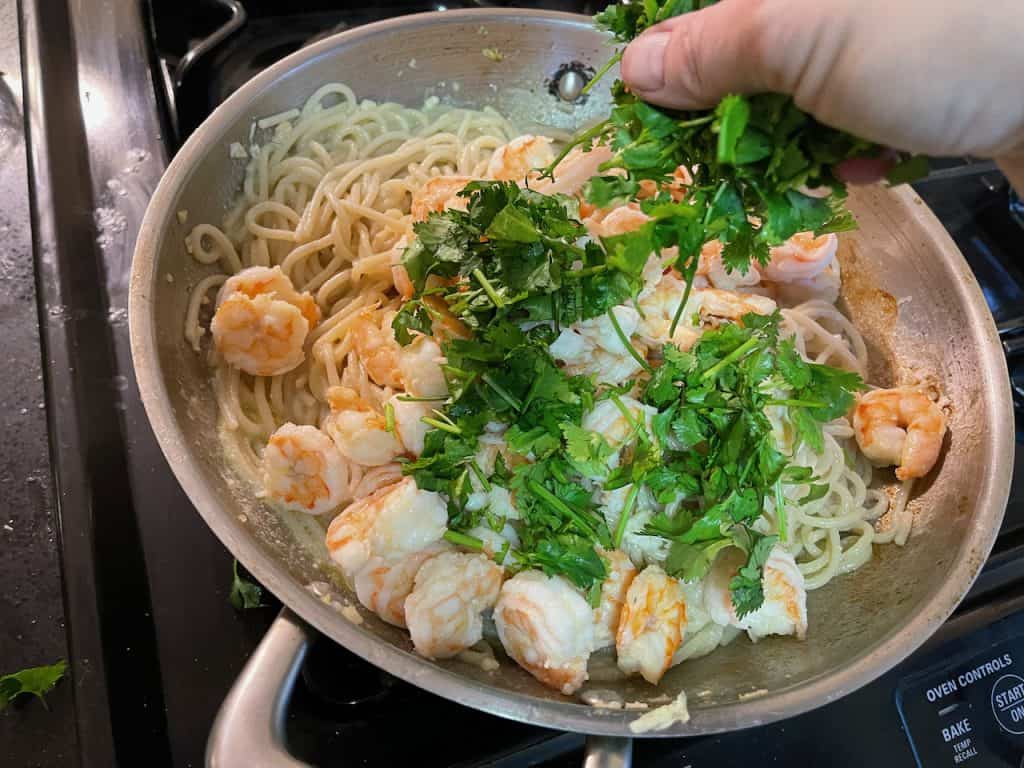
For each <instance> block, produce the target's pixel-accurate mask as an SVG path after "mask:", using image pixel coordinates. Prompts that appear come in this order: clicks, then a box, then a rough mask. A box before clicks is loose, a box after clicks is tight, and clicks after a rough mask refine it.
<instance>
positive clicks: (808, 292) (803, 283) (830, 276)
mask: <svg viewBox="0 0 1024 768" xmlns="http://www.w3.org/2000/svg"><path fill="white" fill-rule="evenodd" d="M765 287H767V288H769V289H771V290H772V291H773V292H774V296H775V298H776V299H777V300H778V302H779V304H782V305H783V306H787V307H795V306H797V305H799V304H803V303H804V302H805V301H814V300H819V301H826V302H828V303H829V304H835V303H836V302H837V301H838V300H839V289H840V288H841V287H842V275H841V272H840V269H839V259H835V260H834V261H833V262H832V263H831V264H829V265H828V266H827V267H825V269H823V270H822V271H821V272H819V273H818V274H817V275H815V276H814V277H802V278H800V279H798V280H789V281H788V282H785V283H765Z"/></svg>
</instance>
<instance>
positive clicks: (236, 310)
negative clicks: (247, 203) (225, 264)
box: [210, 267, 320, 376]
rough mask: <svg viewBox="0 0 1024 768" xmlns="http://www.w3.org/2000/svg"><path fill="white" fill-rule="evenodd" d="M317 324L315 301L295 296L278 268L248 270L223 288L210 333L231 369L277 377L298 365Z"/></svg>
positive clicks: (228, 280)
mask: <svg viewBox="0 0 1024 768" xmlns="http://www.w3.org/2000/svg"><path fill="white" fill-rule="evenodd" d="M319 320H320V308H319V307H317V305H316V301H315V300H314V299H313V297H312V296H310V295H309V294H308V293H299V292H298V291H296V290H295V288H294V286H293V285H292V282H291V280H289V279H288V277H287V276H286V275H285V274H284V273H283V272H282V271H281V268H280V267H274V268H273V269H270V268H268V267H249V268H248V269H244V270H242V271H241V272H239V273H238V274H237V275H234V276H232V277H230V278H228V279H227V280H226V281H225V283H224V285H223V286H222V287H221V290H220V293H219V294H218V300H217V311H216V312H215V313H214V315H213V321H212V322H211V323H210V330H211V332H212V333H213V340H214V343H215V344H216V345H217V349H218V351H219V352H220V353H221V355H223V356H224V359H225V360H226V361H227V362H228V364H229V365H233V366H234V367H236V368H238V369H240V370H242V371H245V372H246V373H250V374H252V375H253V376H277V375H279V374H282V373H287V372H288V371H290V370H292V369H293V368H295V367H297V366H298V365H299V364H301V363H302V361H303V360H304V359H305V357H306V354H305V351H304V348H303V347H304V345H305V342H306V336H307V335H308V334H309V331H310V329H312V328H313V326H315V325H316V324H317V322H319Z"/></svg>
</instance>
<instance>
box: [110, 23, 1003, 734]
mask: <svg viewBox="0 0 1024 768" xmlns="http://www.w3.org/2000/svg"><path fill="white" fill-rule="evenodd" d="M516 19H522V20H524V21H530V22H536V21H538V20H539V21H546V22H550V23H555V24H558V25H567V26H572V27H578V26H581V25H587V26H589V25H590V24H591V19H590V17H587V16H581V15H578V14H570V13H562V12H557V11H534V10H522V9H493V8H481V9H466V10H459V11H445V12H443V13H442V12H430V13H423V14H415V15H409V16H402V17H398V18H393V19H388V20H385V21H380V22H376V23H373V24H368V25H365V26H361V27H357V28H355V29H353V30H350V31H346V32H342V33H339V34H337V35H333V36H331V37H329V38H326V39H324V40H322V41H319V42H317V43H315V44H314V45H311V46H309V47H308V48H305V49H302V50H300V51H298V52H296V53H293V54H291V55H290V56H288V57H286V58H284V59H282V60H281V61H280V62H278V63H276V64H274V65H273V66H271V67H270V68H268V69H267V70H265V71H264V72H262V73H261V74H259V75H257V76H256V77H255V78H253V79H252V80H250V81H249V82H248V83H246V84H245V85H243V86H242V87H241V88H240V89H238V91H236V92H235V93H234V94H232V96H230V97H229V98H228V99H227V100H226V101H225V102H224V103H223V104H222V105H221V106H220V107H218V108H217V109H216V110H215V111H214V112H213V113H212V114H211V115H210V116H209V117H208V118H207V119H206V120H205V121H204V122H203V124H202V126H200V128H199V129H197V130H196V132H195V133H193V135H192V136H191V137H190V138H189V140H188V141H187V142H186V143H185V145H184V146H183V147H182V148H181V149H180V150H179V151H178V153H177V155H176V156H175V157H174V159H173V160H172V162H171V163H170V165H169V167H168V168H167V170H166V172H165V173H164V175H163V177H162V178H161V180H160V183H159V185H158V187H157V189H156V191H155V193H154V195H153V197H152V199H151V200H150V203H149V205H148V207H147V210H146V214H145V217H144V219H143V222H142V226H141V228H140V232H139V236H138V238H137V241H136V246H135V251H134V257H133V262H132V272H131V280H130V292H129V306H128V309H129V333H130V339H131V353H132V361H133V364H134V367H135V374H136V378H137V380H138V385H139V391H140V394H141V397H142V402H143V405H144V407H145V411H146V415H147V417H148V419H149V422H150V424H151V426H152V428H153V431H154V433H155V435H156V437H157V441H158V443H159V445H160V448H161V450H162V451H163V453H164V456H165V457H166V459H167V461H168V464H169V465H170V467H171V470H172V471H173V472H174V475H175V477H176V478H177V480H178V482H179V484H180V485H181V486H182V488H183V489H184V490H185V492H186V494H187V495H188V497H189V499H190V500H191V501H192V503H193V505H194V506H195V508H196V510H197V511H198V512H199V514H200V515H201V516H202V517H203V519H204V521H205V522H206V524H207V525H208V526H209V527H210V529H211V530H212V531H213V532H214V534H215V535H216V536H217V537H218V538H219V539H220V540H221V542H222V543H223V544H224V545H225V546H226V547H227V548H228V550H229V551H230V552H231V553H232V554H233V555H234V556H235V557H236V558H238V560H239V561H240V562H242V564H243V565H244V566H245V567H246V568H247V569H248V570H249V571H250V572H251V573H252V574H253V575H254V576H255V577H256V578H257V579H258V580H259V581H260V582H262V583H263V584H264V585H265V586H266V587H267V588H268V589H269V590H270V591H271V592H273V593H274V594H275V595H276V596H277V597H278V598H280V599H281V601H282V602H283V603H284V604H285V605H287V606H289V607H290V608H291V609H292V610H294V611H295V612H296V613H297V614H298V615H299V616H301V617H302V618H303V619H304V620H306V621H307V622H309V623H310V624H311V625H313V626H314V627H316V628H317V630H318V631H320V632H322V633H323V634H325V635H327V636H328V637H330V638H331V639H332V640H334V641H335V642H338V643H339V644H341V645H342V646H344V647H345V648H347V649H348V650H350V651H352V652H353V653H356V654H357V655H359V656H361V657H362V658H364V659H366V660H367V661H369V662H371V663H373V664H375V665H376V666H378V667H380V668H382V669H384V670H385V671H387V672H389V673H391V674H394V675H395V676H397V677H400V678H402V679H404V680H407V681H409V682H412V683H413V684H415V685H417V686H418V687H420V688H423V689H425V690H428V691H430V692H432V693H434V694H437V695H440V696H443V697H445V698H447V699H451V700H455V701H457V702H459V703H461V704H464V705H467V706H471V707H474V708H476V709H480V710H483V711H486V712H489V713H492V714H495V715H499V716H502V717H506V718H509V719H513V720H518V721H521V722H524V723H532V724H535V725H540V726H544V727H548V728H557V729H561V730H568V731H576V732H581V733H588V734H600V735H609V736H630V737H631V736H634V735H636V734H633V733H632V732H631V731H630V730H629V723H630V722H631V721H632V720H634V719H635V718H636V717H637V716H638V715H640V714H643V712H636V711H627V710H611V709H597V708H594V707H591V706H588V705H586V704H582V703H579V702H575V701H564V702H562V701H556V700H553V699H544V698H539V697H535V696H532V695H529V694H522V693H516V692H513V691H509V690H506V689H503V688H499V687H497V686H491V685H487V684H484V683H481V682H478V681H475V680H472V679H469V678H466V677H463V676H462V675H460V674H458V673H457V672H454V671H452V670H449V669H446V668H444V667H441V666H438V665H436V664H434V663H433V662H431V661H428V660H426V659H422V658H420V657H418V656H416V655H415V654H412V653H409V652H407V651H405V650H402V649H400V648H397V647H395V646H392V645H389V644H387V643H385V642H383V641H381V640H380V639H379V638H377V637H375V636H374V635H372V634H371V633H369V632H368V631H367V630H364V629H362V628H361V627H360V626H358V625H356V624H353V623H350V622H349V621H347V620H345V619H344V618H343V617H342V616H340V615H339V614H338V613H337V611H335V610H334V609H333V608H331V607H329V606H326V605H324V604H323V603H322V602H320V601H319V600H318V599H317V598H316V597H315V596H313V595H312V594H311V593H310V592H309V591H308V590H307V589H305V588H304V587H302V586H301V585H300V584H299V583H298V581H296V580H294V579H293V578H291V577H290V576H289V575H288V573H287V569H286V568H285V566H284V565H283V564H281V563H280V562H278V561H277V560H275V559H274V558H272V557H271V556H270V555H269V554H268V553H267V552H265V551H264V550H263V549H261V548H260V547H254V546H252V545H251V543H250V542H248V541H246V540H244V538H243V536H242V534H241V533H240V532H239V531H237V530H235V529H234V528H233V527H232V526H231V525H230V524H229V522H228V520H227V519H226V516H225V515H223V513H222V512H220V509H219V505H218V503H217V501H216V498H215V497H214V495H213V493H212V491H211V490H210V488H209V487H208V485H207V483H206V481H205V480H204V479H203V474H202V472H201V470H200V466H199V462H198V460H197V459H196V457H195V456H194V455H192V453H191V451H190V450H189V449H188V447H187V443H186V440H185V437H184V434H183V432H182V431H181V429H180V428H179V426H178V423H177V418H176V417H175V415H174V412H173V409H172V406H171V403H170V399H169V397H168V394H167V390H166V386H165V384H164V377H163V374H162V372H161V369H160V366H159V358H158V354H157V342H156V323H155V318H154V316H153V313H152V311H151V310H152V307H153V302H152V299H151V297H152V295H153V292H154V289H155V287H156V284H157V279H158V274H157V269H156V267H157V264H158V254H159V245H160V243H161V241H162V232H163V231H164V229H165V225H166V224H167V221H168V220H169V217H170V216H171V215H173V211H172V208H173V203H174V200H175V199H176V197H177V195H178V194H179V192H180V190H181V188H182V187H183V186H184V184H185V183H186V182H187V180H188V178H189V177H190V175H191V171H192V169H193V168H194V167H195V166H196V165H197V164H198V163H199V162H200V161H201V160H202V158H203V157H204V156H205V155H206V154H207V153H208V152H209V150H210V146H211V144H214V143H216V141H217V140H218V139H219V138H221V137H222V135H223V132H224V130H225V129H226V127H227V126H230V125H231V124H233V123H234V122H235V121H236V120H238V119H241V118H245V117H246V113H247V112H248V109H247V107H248V105H249V104H250V103H251V102H252V101H253V100H254V99H255V98H256V97H258V96H259V95H260V94H261V93H263V92H264V91H265V90H266V89H268V88H271V87H273V86H274V84H275V83H276V82H277V81H278V80H279V79H280V78H281V77H283V76H284V75H286V74H287V73H289V72H291V71H293V70H294V69H297V68H299V67H302V66H304V65H306V64H308V63H309V62H311V61H313V60H314V59H316V58H317V57H319V56H322V55H324V54H327V53H329V52H330V51H332V50H333V49H335V48H336V47H338V46H339V45H346V44H350V43H351V42H353V41H357V40H362V39H366V38H373V37H376V36H380V35H386V34H388V33H389V32H390V31H391V30H393V29H395V28H396V27H401V28H403V29H406V28H409V27H416V26H424V25H426V26H433V25H437V24H448V23H463V22H466V21H472V22H473V23H478V22H479V23H486V22H487V21H503V22H508V21H515V20H516ZM892 192H893V194H894V196H895V198H896V199H899V200H900V201H901V203H902V205H904V206H905V207H906V208H907V209H908V210H909V211H910V212H911V215H913V216H915V217H918V218H920V219H921V220H922V221H928V222H929V223H933V222H934V223H937V219H935V216H934V214H933V213H932V212H931V211H930V209H928V208H927V206H924V205H920V204H915V203H914V199H915V198H916V195H914V193H913V192H912V191H911V190H909V189H905V188H904V189H898V190H893V191H892ZM939 230H941V231H939ZM930 231H932V232H934V236H935V239H936V246H937V247H938V248H939V249H941V251H942V252H943V255H944V257H945V258H946V259H948V260H949V261H950V266H951V267H952V268H954V269H955V270H957V271H958V272H962V273H963V275H964V279H962V280H958V281H956V285H955V286H953V289H954V292H955V294H956V296H957V298H958V300H959V301H961V302H962V304H963V306H964V307H965V310H966V312H967V314H968V316H969V319H970V327H974V328H978V329H980V331H981V333H980V334H979V335H980V336H981V337H982V339H981V340H982V341H983V342H984V343H983V344H982V345H981V347H982V349H981V352H980V355H979V357H980V363H981V365H980V372H981V374H982V375H983V376H984V377H985V379H986V387H985V389H986V391H988V392H997V393H999V397H998V398H995V399H993V401H992V402H989V403H986V404H985V406H984V408H985V412H986V413H987V414H988V415H989V417H990V418H989V421H988V424H987V425H986V426H987V427H988V429H987V430H986V432H985V435H984V436H983V437H982V439H983V441H984V443H985V447H986V448H987V449H988V450H989V452H990V455H991V456H993V457H1006V460H1004V461H998V462H994V463H993V464H992V465H990V466H989V467H988V469H987V471H986V478H985V480H984V482H983V484H982V489H983V490H982V493H981V494H980V495H979V497H978V505H977V507H976V509H977V510H978V512H977V513H976V514H977V517H978V519H977V520H976V521H975V523H974V525H972V526H971V528H970V529H969V531H968V535H967V540H966V541H965V546H964V549H963V550H962V552H964V553H966V554H965V555H964V556H961V557H958V559H957V561H956V562H955V564H954V566H953V567H952V568H951V570H950V574H949V577H948V578H947V580H946V582H945V584H944V585H943V586H942V587H941V588H940V589H939V590H937V591H936V592H935V593H934V594H933V595H932V596H931V598H930V599H929V600H928V601H927V602H926V603H923V604H922V605H921V606H920V607H919V608H918V609H917V611H916V613H915V614H914V616H913V617H912V618H911V620H910V621H908V622H907V623H906V624H904V625H903V626H902V627H899V628H898V629H896V630H894V631H893V632H891V633H890V634H889V635H888V636H886V637H885V638H883V639H882V640H880V641H879V642H878V643H876V644H875V645H874V646H873V647H871V648H868V649H865V651H864V652H863V653H862V654H860V655H859V656H857V657H855V658H854V659H852V660H851V661H850V662H849V663H848V664H846V665H844V666H842V667H839V668H837V669H835V670H833V671H832V672H830V673H827V674H822V675H819V676H818V677H816V678H813V679H811V680H807V681H805V682H803V683H800V684H797V685H795V686H793V687H791V688H787V689H783V690H780V691H775V692H771V693H767V694H765V695H764V696H761V697H758V698H755V699H747V700H737V701H735V702H730V703H727V704H721V705H717V706H714V707H709V708H706V709H700V710H697V711H695V712H694V713H693V717H692V719H691V720H690V721H689V722H688V723H679V724H676V725H674V726H672V727H670V728H667V729H665V730H663V731H658V732H656V733H651V734H645V735H649V736H657V737H678V736H693V735H698V734H709V733H717V732H722V731H728V730H734V729H737V728H745V727H750V726H755V725H763V724H767V723H770V722H774V721H776V720H780V719H783V718H788V717H792V716H794V715H797V714H800V713H802V712H805V711H808V710H810V709H813V708H815V707H817V706H820V705H822V704H825V703H827V702H830V701H833V700H835V699H838V698H840V697H842V696H845V695H846V694H848V693H850V692H852V691H854V690H856V689H857V688H860V687H861V686H863V685H865V684H867V683H868V682H870V681H872V680H874V679H875V678H877V677H879V676H880V675H882V674H883V673H885V672H886V671H888V670H889V669H891V668H892V667H893V666H895V665H896V664H897V663H899V662H900V661H902V660H903V659H904V658H905V657H906V656H908V655H909V654H910V653H912V652H913V651H914V650H915V649H917V648H918V647H919V646H920V645H921V644H922V643H924V642H925V641H926V640H927V639H928V638H929V637H930V636H931V635H932V634H933V632H934V631H935V630H936V629H937V628H938V627H939V626H940V625H941V624H942V623H943V622H944V621H945V620H946V618H947V617H948V616H949V615H950V614H951V613H952V612H953V610H954V609H955V608H956V606H957V605H958V604H959V602H960V600H961V599H962V598H963V597H964V595H965V594H966V593H967V591H968V589H969V588H970V586H971V584H972V583H973V582H974V580H975V578H977V575H978V573H979V572H980V570H981V567H982V565H983V564H984V562H985V559H986V557H987V555H988V553H989V551H990V550H991V548H992V545H993V543H994V541H995V537H996V534H997V532H998V528H999V522H1000V521H1001V519H1002V515H1003V512H1004V510H1005V507H1006V501H1007V499H1008V497H1009V492H1010V481H1011V468H1012V461H1011V459H1012V456H1013V451H1014V442H1013V432H1012V426H1013V423H1014V422H1013V415H1012V414H1013V406H1012V398H1011V393H1010V388H1009V377H1008V372H1007V369H1006V361H1005V358H1004V357H1003V355H1002V354H1001V347H1000V346H999V341H998V335H997V332H996V328H995V323H994V320H993V318H992V316H991V314H990V312H989V310H988V306H987V304H986V303H985V300H984V297H983V295H982V293H981V289H980V287H979V286H978V284H977V282H976V280H975V279H974V277H973V275H972V274H971V272H970V269H969V267H968V266H967V263H966V261H965V260H964V257H963V255H962V254H961V253H960V251H959V249H958V248H957V247H956V245H955V243H954V242H953V240H952V238H951V237H950V236H949V234H948V233H947V232H946V231H945V229H944V228H942V227H941V225H940V226H939V229H935V228H934V227H932V229H931V230H930Z"/></svg>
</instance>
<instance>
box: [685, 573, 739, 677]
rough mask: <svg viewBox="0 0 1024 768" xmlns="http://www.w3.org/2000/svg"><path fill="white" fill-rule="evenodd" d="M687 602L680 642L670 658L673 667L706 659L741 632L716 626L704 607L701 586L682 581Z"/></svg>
mask: <svg viewBox="0 0 1024 768" xmlns="http://www.w3.org/2000/svg"><path fill="white" fill-rule="evenodd" d="M680 584H681V585H682V587H683V596H684V599H685V600H686V626H685V627H684V629H683V642H682V644H680V646H679V649H678V650H677V651H676V652H675V654H674V655H673V656H672V666H673V667H674V666H676V664H681V663H682V662H684V661H686V660H687V659H696V658H699V657H701V656H707V655H708V654H709V653H711V652H712V651H713V650H715V649H716V648H718V647H719V646H720V645H724V644H725V643H727V642H729V641H730V640H732V639H733V638H734V637H735V636H736V635H737V634H739V632H740V630H738V629H736V628H735V627H724V626H722V625H721V624H715V622H713V621H712V620H711V616H710V615H708V612H707V610H706V609H705V607H704V582H703V581H695V582H685V581H681V582H680Z"/></svg>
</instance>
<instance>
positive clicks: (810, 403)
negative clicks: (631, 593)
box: [764, 400, 828, 408]
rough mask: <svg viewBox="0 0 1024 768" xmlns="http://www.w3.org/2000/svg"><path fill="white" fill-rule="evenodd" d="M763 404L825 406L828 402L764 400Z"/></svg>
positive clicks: (803, 406)
mask: <svg viewBox="0 0 1024 768" xmlns="http://www.w3.org/2000/svg"><path fill="white" fill-rule="evenodd" d="M764 404H765V405H785V406H788V407H789V408H825V407H827V406H828V403H819V402H815V401H814V400H765V403H764Z"/></svg>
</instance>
